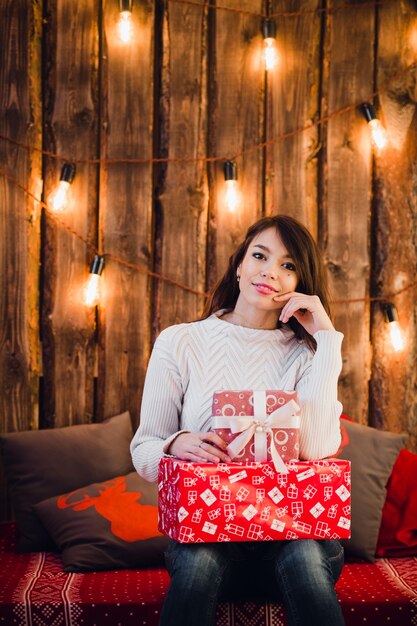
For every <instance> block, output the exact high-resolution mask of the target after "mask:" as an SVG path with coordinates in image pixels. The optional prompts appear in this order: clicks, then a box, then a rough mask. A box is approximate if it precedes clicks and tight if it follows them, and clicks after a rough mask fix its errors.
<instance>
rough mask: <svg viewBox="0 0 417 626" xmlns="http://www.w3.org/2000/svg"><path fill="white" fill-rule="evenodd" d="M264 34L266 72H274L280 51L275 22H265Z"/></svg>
mask: <svg viewBox="0 0 417 626" xmlns="http://www.w3.org/2000/svg"><path fill="white" fill-rule="evenodd" d="M262 34H263V36H264V63H265V70H266V71H267V72H268V71H269V70H273V69H274V68H275V67H276V66H277V65H278V59H279V55H278V49H277V40H276V39H275V35H276V28H275V22H273V21H272V20H268V19H267V20H264V22H263V25H262Z"/></svg>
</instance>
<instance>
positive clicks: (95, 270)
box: [84, 254, 104, 306]
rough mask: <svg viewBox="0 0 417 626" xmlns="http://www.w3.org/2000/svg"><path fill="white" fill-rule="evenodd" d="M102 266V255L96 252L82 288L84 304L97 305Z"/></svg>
mask: <svg viewBox="0 0 417 626" xmlns="http://www.w3.org/2000/svg"><path fill="white" fill-rule="evenodd" d="M103 268H104V257H103V256H100V255H99V254H96V256H95V257H94V259H93V262H92V263H91V267H90V276H89V278H88V282H87V284H86V286H85V289H84V304H86V305H87V306H97V304H98V303H99V302H100V275H101V272H102V271H103Z"/></svg>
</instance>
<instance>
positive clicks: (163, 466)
mask: <svg viewBox="0 0 417 626" xmlns="http://www.w3.org/2000/svg"><path fill="white" fill-rule="evenodd" d="M287 467H288V472H287V473H279V472H276V471H275V469H274V465H273V463H230V464H225V463H220V464H218V465H217V464H214V463H202V464H197V463H189V462H185V461H180V460H178V459H175V458H173V457H163V458H162V459H161V461H160V464H159V498H158V519H159V523H158V528H159V530H160V531H161V532H162V533H164V534H165V535H168V536H169V537H171V538H172V539H176V540H177V541H179V542H181V543H201V542H220V541H271V540H283V539H342V538H343V539H345V538H349V537H350V461H345V460H342V459H325V460H323V461H305V462H304V461H303V462H300V461H297V462H292V463H288V465H287Z"/></svg>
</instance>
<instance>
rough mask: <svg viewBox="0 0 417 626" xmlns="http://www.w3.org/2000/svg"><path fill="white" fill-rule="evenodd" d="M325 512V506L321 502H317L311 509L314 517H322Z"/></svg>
mask: <svg viewBox="0 0 417 626" xmlns="http://www.w3.org/2000/svg"><path fill="white" fill-rule="evenodd" d="M323 511H325V508H324V506H323V505H322V504H321V502H317V503H316V504H315V505H314V506H313V507H312V508H311V509H310V513H311V515H312V516H313V517H316V518H317V517H320V515H321V514H322V513H323Z"/></svg>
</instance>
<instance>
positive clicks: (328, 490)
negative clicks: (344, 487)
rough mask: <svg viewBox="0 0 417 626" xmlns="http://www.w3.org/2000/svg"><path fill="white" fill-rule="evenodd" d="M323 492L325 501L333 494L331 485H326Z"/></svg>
mask: <svg viewBox="0 0 417 626" xmlns="http://www.w3.org/2000/svg"><path fill="white" fill-rule="evenodd" d="M323 493H324V500H325V502H327V500H330V498H331V497H332V496H333V487H331V486H330V485H326V487H325V488H324V492H323Z"/></svg>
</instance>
